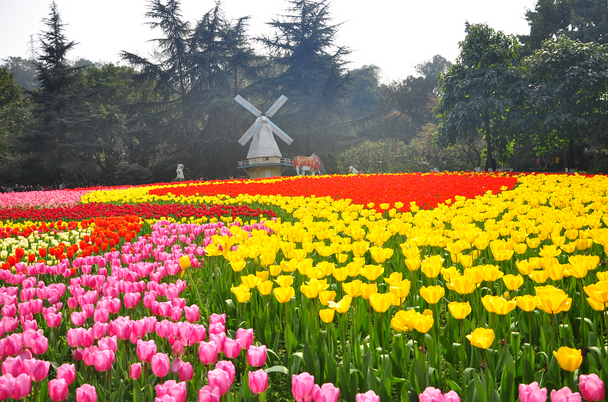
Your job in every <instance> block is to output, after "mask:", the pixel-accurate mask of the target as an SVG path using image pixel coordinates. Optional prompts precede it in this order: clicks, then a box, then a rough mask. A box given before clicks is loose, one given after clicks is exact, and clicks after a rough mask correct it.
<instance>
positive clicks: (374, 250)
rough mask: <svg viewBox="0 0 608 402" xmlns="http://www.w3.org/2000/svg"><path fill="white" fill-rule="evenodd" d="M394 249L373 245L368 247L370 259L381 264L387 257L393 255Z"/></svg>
mask: <svg viewBox="0 0 608 402" xmlns="http://www.w3.org/2000/svg"><path fill="white" fill-rule="evenodd" d="M393 252H394V250H393V249H392V248H382V247H376V246H373V247H371V248H370V249H369V253H370V254H371V255H372V259H373V260H374V261H375V262H376V264H382V263H383V262H384V261H386V260H387V259H389V258H391V257H392V256H393Z"/></svg>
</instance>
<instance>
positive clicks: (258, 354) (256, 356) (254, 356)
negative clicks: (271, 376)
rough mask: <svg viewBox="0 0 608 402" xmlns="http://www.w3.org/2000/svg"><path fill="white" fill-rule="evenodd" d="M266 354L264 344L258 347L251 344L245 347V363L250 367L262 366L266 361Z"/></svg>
mask: <svg viewBox="0 0 608 402" xmlns="http://www.w3.org/2000/svg"><path fill="white" fill-rule="evenodd" d="M267 356H268V353H267V351H266V345H262V346H260V347H257V346H253V345H252V346H250V347H249V349H247V363H248V364H249V365H250V366H251V367H262V366H263V365H264V364H265V363H266V357H267Z"/></svg>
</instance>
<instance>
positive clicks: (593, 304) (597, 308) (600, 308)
mask: <svg viewBox="0 0 608 402" xmlns="http://www.w3.org/2000/svg"><path fill="white" fill-rule="evenodd" d="M587 302H588V303H589V305H590V306H591V308H592V309H594V310H595V311H604V310H605V309H606V304H605V303H598V302H596V301H595V300H593V299H592V298H590V297H587Z"/></svg>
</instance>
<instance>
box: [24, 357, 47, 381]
mask: <svg viewBox="0 0 608 402" xmlns="http://www.w3.org/2000/svg"><path fill="white" fill-rule="evenodd" d="M32 360H33V359H32ZM50 367H51V363H49V362H45V361H42V360H34V362H33V364H32V366H31V367H29V369H28V371H27V374H28V375H29V376H30V377H31V379H32V380H33V381H36V382H40V381H42V380H44V379H45V378H46V376H47V375H48V374H49V368H50Z"/></svg>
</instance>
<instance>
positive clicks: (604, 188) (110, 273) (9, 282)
mask: <svg viewBox="0 0 608 402" xmlns="http://www.w3.org/2000/svg"><path fill="white" fill-rule="evenodd" d="M332 183H333V184H332ZM516 183H517V186H516V185H515V184H516ZM418 184H419V186H418ZM374 185H377V187H373V186H374ZM397 189H407V191H405V190H399V191H398V190H397ZM307 191H310V192H312V193H311V194H309V195H310V196H305V194H306V192H307ZM279 194H280V195H279ZM313 195H314V197H313ZM607 196H608V181H607V180H606V179H605V178H604V177H603V176H593V177H583V176H578V175H575V176H567V175H549V176H544V175H519V176H517V177H515V176H504V177H503V176H493V175H487V174H466V175H456V174H441V175H432V174H431V175H417V174H416V175H363V176H361V177H360V176H332V177H312V178H282V179H278V180H274V179H273V180H256V181H230V182H213V183H194V182H191V183H185V184H184V183H180V184H174V185H173V184H160V185H155V186H140V187H134V188H129V189H115V190H112V189H109V190H108V189H106V190H100V191H94V192H89V193H87V194H85V195H83V197H82V200H83V204H80V205H77V206H73V207H70V208H65V209H56V210H54V211H56V212H54V213H53V214H51V215H50V216H52V219H50V220H49V221H47V222H42V221H36V222H33V220H37V219H39V218H38V217H39V216H40V215H35V211H28V210H24V211H25V212H26V213H30V214H31V215H22V216H21V215H20V216H17V215H13V216H11V217H8V216H7V217H6V218H4V219H5V220H6V219H9V220H11V221H9V222H4V224H2V225H0V226H1V227H3V229H4V230H2V231H0V234H2V236H3V239H2V240H0V248H1V250H0V263H1V264H2V267H3V268H4V269H3V270H0V280H1V281H0V283H2V287H1V288H0V302H1V304H2V316H3V318H2V321H1V325H0V329H1V331H0V332H2V335H0V337H1V339H0V352H2V356H3V363H2V370H3V376H2V377H0V400H5V399H7V398H9V397H12V398H13V399H20V398H23V397H26V396H28V395H29V398H30V400H37V401H38V400H40V401H41V400H47V399H48V398H51V400H64V399H65V398H67V395H71V396H70V397H71V398H72V400H73V398H74V396H75V397H76V400H79V401H80V400H82V401H84V400H95V398H98V400H104V401H114V400H116V401H118V400H125V399H128V400H139V401H144V400H145V401H149V400H158V401H166V402H167V401H185V400H199V399H198V398H200V400H203V401H207V400H210V401H215V400H219V397H220V396H221V397H222V399H223V400H251V399H254V398H260V399H269V400H291V399H292V398H295V399H296V400H312V399H314V400H316V401H319V400H324V401H335V400H336V399H338V397H339V398H341V399H342V400H346V401H355V400H357V401H361V400H362V401H368V400H369V401H374V400H376V398H380V399H381V400H383V401H389V400H399V399H400V400H416V398H419V400H420V401H435V400H443V401H453V400H458V399H460V398H462V400H467V401H475V400H480V401H485V400H501V401H515V400H516V399H517V398H518V396H519V397H520V398H521V400H522V401H527V400H544V399H543V395H544V398H546V396H547V395H549V394H550V395H551V398H552V399H553V400H580V396H577V395H576V392H580V393H581V394H582V396H583V397H584V398H585V399H586V400H602V399H603V398H604V395H603V382H605V381H606V380H607V378H606V376H607V375H608V374H606V373H608V349H607V347H606V345H607V344H606V341H607V332H606V330H607V324H608V321H607V320H608V318H607V316H606V313H605V310H606V306H607V304H608V296H607V295H608V273H606V268H605V259H606V250H605V246H606V245H608V225H606V223H607V222H608V218H607V217H606V216H605V215H606V211H608V210H607V209H606V208H605V205H606V197H607ZM121 199H122V200H125V204H124V205H115V204H116V203H118V200H121ZM99 203H103V205H102V204H99ZM371 203H373V205H372V204H371ZM381 204H382V205H381ZM387 204H388V205H387ZM249 207H251V208H252V209H247V208H249ZM374 207H376V208H377V209H374ZM420 207H423V208H420ZM424 207H428V208H429V209H428V210H427V209H425V208H424ZM79 208H81V209H79ZM63 210H65V211H70V212H69V213H70V214H73V213H74V211H79V212H77V213H78V214H79V215H77V217H76V218H69V219H68V216H61V212H60V211H63ZM96 210H97V211H98V215H97V216H95V212H94V211H96ZM104 210H106V211H108V212H106V213H107V214H113V215H114V217H113V218H110V217H107V218H101V217H99V216H100V215H101V214H102V213H104V212H102V211H104ZM87 211H89V212H87ZM208 211H213V213H212V214H210V215H205V213H207V212H208ZM251 211H253V212H254V213H256V212H257V216H256V215H252V214H251ZM237 212H238V213H237ZM148 213H149V215H146V214H148ZM123 214H124V216H123ZM197 214H198V215H197ZM248 214H249V215H248ZM69 216H74V215H69ZM119 216H122V217H119ZM78 217H79V218H80V219H77V218H78ZM91 217H94V218H92V219H91ZM60 219H62V220H61V221H60ZM15 220H18V222H17V223H15V222H12V221H15ZM28 220H29V221H28ZM290 376H293V377H290ZM289 384H291V385H289ZM520 384H521V385H520ZM290 388H291V390H290ZM572 393H575V395H574V396H572V395H571V394H572ZM93 395H96V396H95V397H93ZM338 395H339V396H338ZM62 398H63V399H62ZM87 398H89V399H87ZM530 398H532V399H530ZM534 398H536V399H534ZM559 398H561V399H559ZM568 398H570V399H568ZM577 398H578V399H577ZM598 398H599V399H598Z"/></svg>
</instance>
